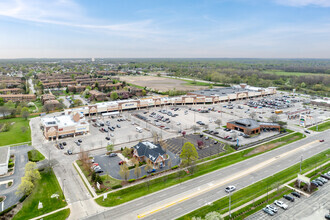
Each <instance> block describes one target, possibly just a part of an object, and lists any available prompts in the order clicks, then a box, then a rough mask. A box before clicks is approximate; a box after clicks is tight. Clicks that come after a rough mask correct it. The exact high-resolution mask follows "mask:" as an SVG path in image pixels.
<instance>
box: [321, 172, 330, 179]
mask: <svg viewBox="0 0 330 220" xmlns="http://www.w3.org/2000/svg"><path fill="white" fill-rule="evenodd" d="M321 177H323V178H324V179H327V180H330V176H329V175H327V174H326V173H325V174H321Z"/></svg>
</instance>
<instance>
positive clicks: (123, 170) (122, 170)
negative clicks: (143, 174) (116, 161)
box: [119, 163, 129, 181]
mask: <svg viewBox="0 0 330 220" xmlns="http://www.w3.org/2000/svg"><path fill="white" fill-rule="evenodd" d="M119 175H120V176H121V177H122V178H123V179H125V180H126V181H127V179H128V177H129V169H128V166H127V165H126V163H124V164H122V165H120V170H119Z"/></svg>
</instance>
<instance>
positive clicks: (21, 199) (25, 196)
mask: <svg viewBox="0 0 330 220" xmlns="http://www.w3.org/2000/svg"><path fill="white" fill-rule="evenodd" d="M28 196H29V195H24V196H22V198H20V199H19V202H24V200H25V199H26V198H27V197H28Z"/></svg>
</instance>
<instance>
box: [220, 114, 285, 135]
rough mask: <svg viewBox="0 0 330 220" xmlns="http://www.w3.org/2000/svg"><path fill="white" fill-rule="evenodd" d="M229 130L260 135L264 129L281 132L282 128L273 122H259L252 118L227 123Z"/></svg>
mask: <svg viewBox="0 0 330 220" xmlns="http://www.w3.org/2000/svg"><path fill="white" fill-rule="evenodd" d="M227 128H229V129H231V130H236V131H241V132H244V134H247V135H251V134H259V133H260V131H261V130H262V129H275V130H278V131H280V129H281V126H280V125H279V124H277V123H271V122H257V121H255V120H253V119H250V118H244V119H238V120H235V121H230V122H227Z"/></svg>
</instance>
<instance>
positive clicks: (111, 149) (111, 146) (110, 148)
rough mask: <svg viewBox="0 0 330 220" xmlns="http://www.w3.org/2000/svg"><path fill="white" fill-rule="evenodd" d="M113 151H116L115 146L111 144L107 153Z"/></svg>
mask: <svg viewBox="0 0 330 220" xmlns="http://www.w3.org/2000/svg"><path fill="white" fill-rule="evenodd" d="M113 149H114V145H113V144H109V145H108V146H107V151H109V152H112V151H113Z"/></svg>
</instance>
